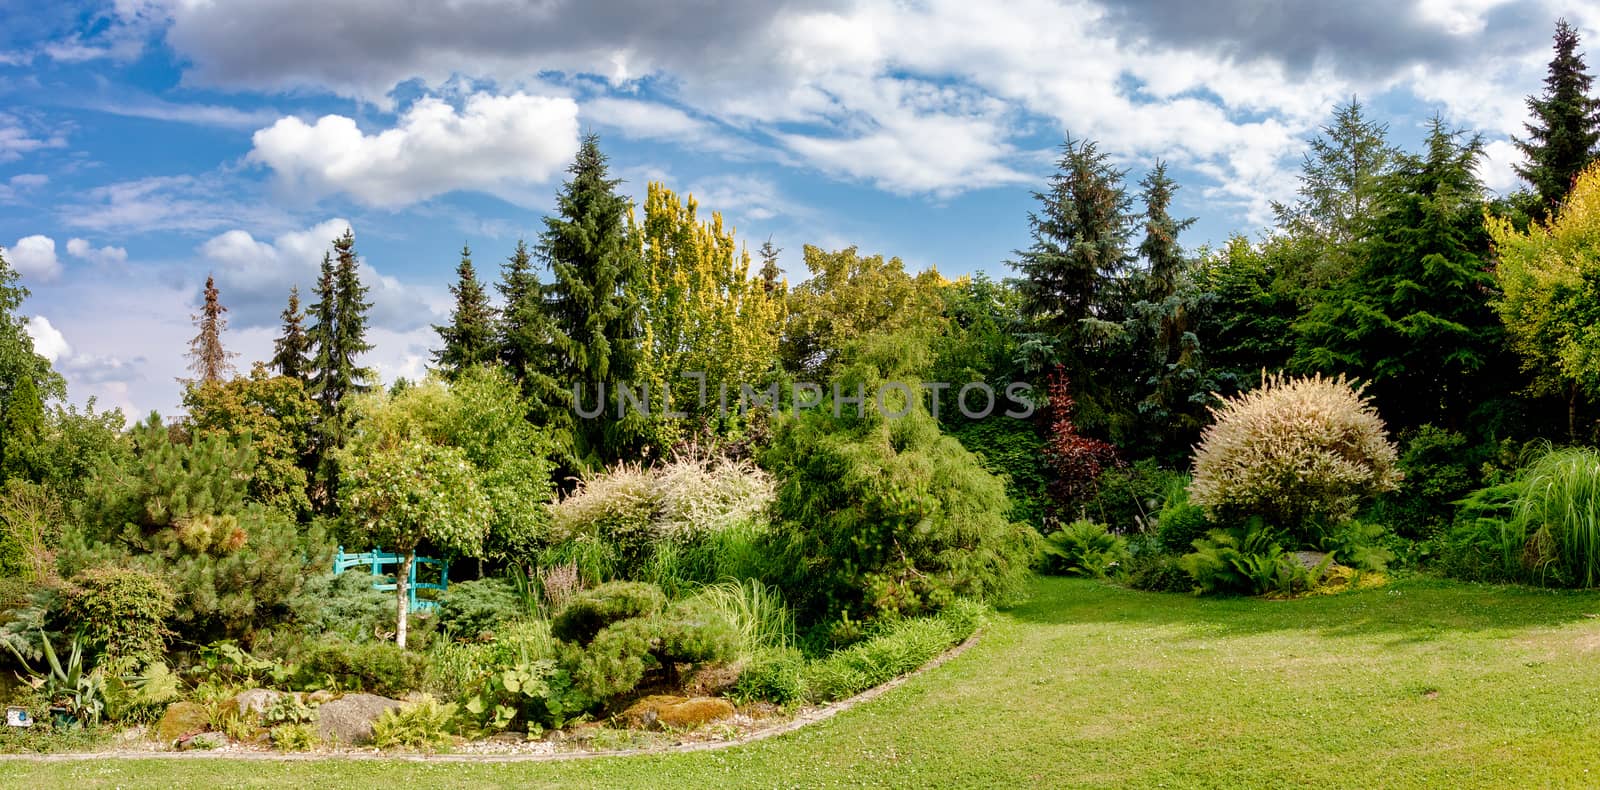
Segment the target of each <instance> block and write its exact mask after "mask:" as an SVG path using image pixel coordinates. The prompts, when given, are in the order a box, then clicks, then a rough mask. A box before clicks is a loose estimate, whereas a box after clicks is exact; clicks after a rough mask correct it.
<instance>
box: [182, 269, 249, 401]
mask: <svg viewBox="0 0 1600 790" xmlns="http://www.w3.org/2000/svg"><path fill="white" fill-rule="evenodd" d="M205 299H206V301H205V305H204V306H203V307H201V309H200V314H199V315H197V316H194V317H193V318H194V323H195V326H197V327H199V329H200V333H199V334H197V335H195V336H194V339H193V340H190V341H189V370H190V371H191V372H192V373H194V374H195V375H196V376H197V377H198V379H197V381H198V382H199V383H201V384H208V383H212V382H218V381H222V380H224V379H227V378H229V377H231V376H232V375H233V372H234V371H233V363H232V362H229V360H230V359H232V358H234V357H236V356H238V355H237V354H235V353H232V352H229V351H227V350H226V349H224V348H223V347H222V333H223V332H224V331H227V329H228V319H227V317H226V316H225V315H224V313H227V312H228V308H226V307H224V306H223V305H222V301H221V300H220V298H219V293H218V291H217V283H216V279H215V278H213V277H211V276H209V275H207V276H206V291H205Z"/></svg>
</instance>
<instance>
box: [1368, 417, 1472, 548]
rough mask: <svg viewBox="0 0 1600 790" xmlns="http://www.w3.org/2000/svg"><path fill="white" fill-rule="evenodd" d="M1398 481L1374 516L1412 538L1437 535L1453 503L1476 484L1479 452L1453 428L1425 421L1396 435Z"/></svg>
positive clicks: (1451, 513) (1449, 517)
mask: <svg viewBox="0 0 1600 790" xmlns="http://www.w3.org/2000/svg"><path fill="white" fill-rule="evenodd" d="M1401 447H1402V448H1403V449H1402V450H1401V451H1400V460H1399V463H1398V464H1397V467H1398V469H1399V470H1400V474H1401V478H1400V485H1399V487H1398V488H1396V489H1395V490H1394V491H1392V492H1389V493H1386V494H1384V495H1383V496H1381V497H1379V499H1378V502H1377V504H1376V506H1375V508H1374V512H1375V514H1376V517H1377V518H1379V519H1381V520H1383V521H1385V522H1386V523H1389V524H1392V525H1394V527H1395V529H1396V531H1398V532H1400V533H1401V534H1402V535H1404V536H1405V537H1408V538H1413V539H1423V538H1428V537H1431V536H1434V535H1437V534H1439V533H1442V532H1443V531H1445V530H1446V529H1448V528H1449V526H1450V524H1451V523H1452V522H1454V520H1455V510H1456V506H1455V503H1456V502H1458V501H1459V500H1461V499H1462V498H1464V497H1466V496H1467V495H1468V494H1469V493H1471V492H1472V490H1473V489H1474V488H1475V487H1477V485H1478V481H1479V478H1480V477H1481V474H1480V471H1479V469H1477V468H1476V467H1477V466H1479V462H1480V461H1481V460H1482V453H1481V451H1480V450H1479V448H1476V447H1472V446H1470V444H1469V443H1468V440H1467V437H1466V436H1465V435H1463V434H1461V433H1457V432H1455V431H1451V430H1447V429H1443V428H1437V427H1435V426H1432V425H1424V426H1422V427H1420V428H1418V429H1416V430H1414V431H1409V432H1407V433H1406V434H1404V435H1402V436H1401Z"/></svg>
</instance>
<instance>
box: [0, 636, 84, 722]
mask: <svg viewBox="0 0 1600 790" xmlns="http://www.w3.org/2000/svg"><path fill="white" fill-rule="evenodd" d="M40 639H41V643H42V647H43V653H44V659H45V667H44V669H43V670H40V671H35V670H34V669H33V667H32V666H31V665H29V663H28V662H27V661H26V660H24V659H23V658H22V655H21V654H19V653H14V655H16V657H17V660H18V661H20V662H21V663H22V665H23V666H24V667H26V669H27V676H26V677H23V676H21V675H19V676H18V677H19V678H21V679H22V681H23V682H24V683H26V684H27V685H28V686H29V687H30V688H32V689H33V690H34V691H35V692H37V693H38V694H39V695H40V696H42V697H43V698H44V699H46V700H48V701H49V703H50V704H51V705H59V706H63V707H66V708H67V710H69V711H70V712H71V714H72V716H74V717H75V718H77V720H78V721H79V722H81V723H84V724H88V725H90V726H93V725H96V724H99V723H100V716H101V714H102V713H104V712H105V705H106V700H105V693H106V680H105V674H104V673H103V672H102V671H101V670H100V668H99V667H96V668H94V669H92V670H91V669H90V668H89V659H88V658H87V657H85V656H84V653H83V647H84V643H83V639H82V638H80V637H74V638H73V640H72V652H71V653H68V654H67V660H66V663H62V661H61V659H60V658H58V657H57V653H56V648H55V645H54V644H53V643H51V641H50V638H49V637H48V636H45V635H44V634H43V633H41V634H40Z"/></svg>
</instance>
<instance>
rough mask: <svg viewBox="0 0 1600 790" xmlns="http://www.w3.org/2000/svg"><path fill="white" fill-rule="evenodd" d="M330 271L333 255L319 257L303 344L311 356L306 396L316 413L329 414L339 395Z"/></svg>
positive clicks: (334, 284) (334, 286) (335, 291)
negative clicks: (309, 316) (319, 263)
mask: <svg viewBox="0 0 1600 790" xmlns="http://www.w3.org/2000/svg"><path fill="white" fill-rule="evenodd" d="M337 277H338V275H337V273H336V272H335V271H334V268H333V255H332V254H330V253H326V252H324V253H323V254H322V267H321V270H320V273H319V274H318V276H317V284H316V285H314V286H312V288H311V293H312V294H313V295H314V296H316V297H317V301H315V302H313V303H312V304H311V328H310V329H308V330H307V331H306V342H307V344H308V346H309V348H310V352H311V380H310V388H309V389H308V392H309V393H310V394H311V396H312V398H313V399H314V400H316V402H317V405H318V406H319V407H320V411H321V412H322V413H323V414H324V415H327V414H332V413H333V412H334V409H335V407H336V406H337V405H338V399H339V396H340V395H341V394H342V393H340V392H339V390H338V387H337V380H338V365H337V363H336V360H337V359H338V357H339V346H338V343H339V338H338V316H339V282H338V279H337Z"/></svg>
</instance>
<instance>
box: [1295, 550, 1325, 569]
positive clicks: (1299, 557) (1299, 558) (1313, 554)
mask: <svg viewBox="0 0 1600 790" xmlns="http://www.w3.org/2000/svg"><path fill="white" fill-rule="evenodd" d="M1327 556H1328V552H1326V551H1297V552H1295V553H1294V558H1295V561H1296V562H1299V563H1300V565H1301V566H1302V567H1304V568H1305V569H1306V570H1308V571H1311V570H1316V569H1317V566H1318V565H1321V564H1322V561H1323V560H1324V559H1326V558H1327Z"/></svg>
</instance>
